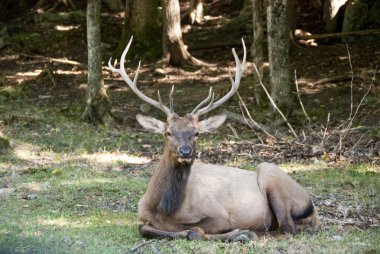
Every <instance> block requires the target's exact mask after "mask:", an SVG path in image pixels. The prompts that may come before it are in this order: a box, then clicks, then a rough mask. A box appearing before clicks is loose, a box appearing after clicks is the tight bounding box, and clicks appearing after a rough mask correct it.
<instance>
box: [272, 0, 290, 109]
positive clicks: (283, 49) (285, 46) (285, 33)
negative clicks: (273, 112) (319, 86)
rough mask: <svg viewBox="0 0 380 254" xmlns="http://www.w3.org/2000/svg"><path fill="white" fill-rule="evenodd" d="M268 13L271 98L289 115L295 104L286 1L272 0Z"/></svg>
mask: <svg viewBox="0 0 380 254" xmlns="http://www.w3.org/2000/svg"><path fill="white" fill-rule="evenodd" d="M269 2H270V4H269V6H268V9H267V10H268V12H267V22H268V55H269V70H270V84H271V97H272V99H273V100H274V102H275V103H276V104H277V106H278V107H279V108H280V109H281V110H282V111H285V112H287V113H289V112H290V109H291V107H292V104H293V100H294V96H293V93H292V88H293V87H295V86H294V85H293V83H294V81H293V78H292V76H291V73H290V69H289V26H288V25H287V22H286V21H287V20H286V0H270V1H269Z"/></svg>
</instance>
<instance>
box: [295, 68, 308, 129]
mask: <svg viewBox="0 0 380 254" xmlns="http://www.w3.org/2000/svg"><path fill="white" fill-rule="evenodd" d="M294 80H295V83H296V91H297V98H298V101H299V102H300V105H301V108H302V112H303V114H304V115H305V117H306V119H307V121H308V123H309V128H310V124H311V121H310V117H309V116H308V115H307V113H306V110H305V107H304V106H303V103H302V100H301V94H300V90H299V88H298V81H297V71H296V70H294Z"/></svg>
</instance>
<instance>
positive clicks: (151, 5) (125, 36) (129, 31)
mask: <svg viewBox="0 0 380 254" xmlns="http://www.w3.org/2000/svg"><path fill="white" fill-rule="evenodd" d="M158 4H159V0H153V1H152V0H125V11H124V25H123V31H122V34H121V39H120V41H119V45H118V47H117V49H116V55H115V56H114V57H116V58H118V57H120V55H121V53H122V52H123V51H124V48H125V46H126V45H127V42H128V41H129V38H130V37H131V36H132V35H133V36H134V41H135V43H134V44H133V48H131V49H130V52H129V53H128V55H129V56H130V57H131V56H134V55H135V54H136V55H138V56H139V57H141V55H144V56H146V57H159V56H160V55H161V54H162V47H161V31H162V30H161V28H160V24H159V17H158Z"/></svg>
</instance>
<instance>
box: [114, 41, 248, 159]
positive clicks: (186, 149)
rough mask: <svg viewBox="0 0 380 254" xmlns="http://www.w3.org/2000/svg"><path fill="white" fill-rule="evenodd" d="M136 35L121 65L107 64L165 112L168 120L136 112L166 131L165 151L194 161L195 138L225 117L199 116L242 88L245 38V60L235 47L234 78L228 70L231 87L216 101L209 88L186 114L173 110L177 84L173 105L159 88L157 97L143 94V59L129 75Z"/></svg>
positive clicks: (152, 126)
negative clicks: (140, 86)
mask: <svg viewBox="0 0 380 254" xmlns="http://www.w3.org/2000/svg"><path fill="white" fill-rule="evenodd" d="M132 39H133V37H131V39H130V40H129V43H128V45H127V46H126V48H125V50H124V52H123V54H122V55H121V59H120V67H119V68H118V69H116V68H115V67H114V66H112V64H111V59H110V61H109V62H108V66H109V68H110V69H111V71H113V72H117V73H119V74H120V76H121V77H122V78H123V80H124V81H125V82H126V83H127V84H128V86H129V87H130V88H131V89H132V91H133V92H134V93H135V94H136V95H137V96H138V97H140V99H142V100H143V101H145V102H147V103H148V104H151V105H152V106H154V107H156V108H158V109H160V110H162V111H163V112H164V113H165V114H166V116H167V121H166V123H164V122H162V121H160V120H158V119H156V118H154V117H151V116H144V115H137V116H136V118H137V121H138V122H139V123H140V125H141V126H143V127H144V128H145V129H146V130H148V131H151V132H156V133H163V134H164V135H165V136H166V147H165V152H168V153H169V155H170V156H171V159H172V160H174V161H175V162H178V163H192V162H193V160H194V158H195V149H196V145H195V143H196V140H197V138H198V135H199V134H200V133H204V132H209V131H213V130H215V129H217V128H218V127H219V126H220V125H221V124H223V122H224V121H225V120H226V116H225V115H223V114H222V115H216V116H212V117H209V118H207V119H205V120H202V121H199V117H200V116H201V115H203V114H206V113H207V112H209V111H211V110H213V109H215V108H217V107H219V106H220V105H222V104H223V103H225V102H226V101H227V100H228V99H229V98H231V97H232V96H233V95H234V94H235V92H236V91H237V89H238V88H239V84H240V79H241V76H242V74H243V72H244V70H245V62H246V47H245V44H244V40H243V39H242V44H243V49H244V56H243V61H242V62H240V60H239V58H238V56H237V55H236V52H235V49H232V54H233V56H234V58H235V62H236V73H235V79H233V78H232V74H231V71H229V77H230V81H231V89H230V91H229V92H228V93H227V94H226V95H225V96H223V97H222V98H220V99H218V100H216V101H215V93H214V92H213V91H212V87H211V88H210V90H209V94H208V96H207V98H206V99H205V100H203V101H202V102H201V103H199V104H198V106H196V107H195V108H194V110H193V111H192V112H191V113H189V114H186V115H185V116H184V117H180V116H178V115H177V114H176V113H174V109H173V91H174V86H173V87H172V90H171V92H170V95H169V100H170V107H169V108H168V107H166V106H165V105H163V103H162V100H161V96H160V92H159V91H158V92H157V96H158V101H156V100H153V99H151V98H149V97H147V96H146V95H144V94H143V93H142V92H141V91H140V90H139V89H138V88H137V86H136V84H137V79H138V74H139V70H140V66H141V61H140V62H139V65H138V67H137V70H136V74H135V77H134V79H133V81H132V80H131V79H130V78H129V76H128V74H127V73H126V72H125V68H124V63H125V56H126V54H127V52H128V50H129V47H130V45H131V43H132Z"/></svg>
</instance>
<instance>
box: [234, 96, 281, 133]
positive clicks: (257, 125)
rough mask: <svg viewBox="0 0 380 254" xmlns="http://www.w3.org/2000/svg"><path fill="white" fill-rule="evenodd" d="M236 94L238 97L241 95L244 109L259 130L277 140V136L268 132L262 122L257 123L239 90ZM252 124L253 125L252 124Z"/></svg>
mask: <svg viewBox="0 0 380 254" xmlns="http://www.w3.org/2000/svg"><path fill="white" fill-rule="evenodd" d="M236 94H237V95H238V97H239V100H240V102H241V105H242V106H243V108H244V110H245V113H246V114H247V116H248V117H249V120H250V121H251V122H252V123H253V124H254V126H255V127H256V128H257V129H258V130H259V131H262V132H264V133H265V134H266V135H268V136H269V137H271V138H273V139H275V140H276V138H275V137H274V136H273V135H272V134H270V133H269V132H267V131H266V130H265V128H264V127H263V126H262V124H259V123H257V122H256V121H255V120H253V117H252V116H251V113H250V112H249V110H248V108H247V105H246V104H245V102H244V101H243V99H242V98H241V96H240V94H239V92H236ZM242 113H243V111H242ZM243 117H244V113H243ZM244 119H245V120H246V121H248V120H247V119H246V118H245V117H244ZM250 126H251V125H250Z"/></svg>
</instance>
